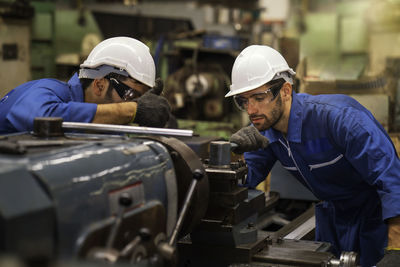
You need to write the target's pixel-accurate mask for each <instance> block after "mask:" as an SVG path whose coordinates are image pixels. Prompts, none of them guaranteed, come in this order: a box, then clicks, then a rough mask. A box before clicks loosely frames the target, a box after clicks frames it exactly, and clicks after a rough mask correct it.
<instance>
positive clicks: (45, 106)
mask: <svg viewBox="0 0 400 267" xmlns="http://www.w3.org/2000/svg"><path fill="white" fill-rule="evenodd" d="M96 110H97V105H96V104H92V103H82V102H73V101H70V102H66V100H65V99H61V98H60V97H59V96H57V95H56V94H55V93H54V92H53V91H52V90H49V89H47V88H44V87H39V88H35V90H29V91H28V92H27V93H26V94H24V95H23V96H22V97H20V98H19V99H18V100H17V101H16V102H15V103H14V105H13V106H12V107H11V109H10V111H9V112H8V114H7V120H8V121H9V122H10V123H11V124H12V125H13V126H14V127H15V129H17V131H31V130H33V120H34V118H35V117H62V118H63V120H64V121H74V122H91V121H92V120H93V118H94V115H95V114H96Z"/></svg>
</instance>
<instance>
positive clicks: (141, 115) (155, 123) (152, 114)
mask: <svg viewBox="0 0 400 267" xmlns="http://www.w3.org/2000/svg"><path fill="white" fill-rule="evenodd" d="M162 90H163V84H162V81H161V79H157V80H156V84H155V86H154V87H153V88H152V89H151V90H149V91H148V92H146V93H145V94H144V95H142V96H141V97H139V98H137V99H136V100H134V101H135V102H137V109H136V116H135V119H134V120H133V122H134V123H137V124H139V125H140V126H149V127H164V125H165V124H166V123H167V121H168V119H169V115H170V112H171V107H170V106H169V104H168V101H167V99H166V98H165V97H163V96H160V94H161V92H162Z"/></svg>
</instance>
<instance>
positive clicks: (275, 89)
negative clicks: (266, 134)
mask: <svg viewBox="0 0 400 267" xmlns="http://www.w3.org/2000/svg"><path fill="white" fill-rule="evenodd" d="M284 83H285V81H283V82H279V83H278V84H276V85H273V86H271V87H270V88H268V89H267V90H265V91H263V92H258V93H255V94H252V95H251V96H250V97H248V98H246V97H243V96H240V95H235V96H233V101H234V102H235V104H236V106H237V107H238V108H239V109H240V110H242V111H247V108H248V107H249V102H251V103H252V104H256V103H264V104H268V103H270V102H272V101H274V100H275V98H276V97H277V96H278V94H279V91H280V89H281V88H282V86H283V84H284ZM271 93H272V97H271ZM267 100H268V101H267Z"/></svg>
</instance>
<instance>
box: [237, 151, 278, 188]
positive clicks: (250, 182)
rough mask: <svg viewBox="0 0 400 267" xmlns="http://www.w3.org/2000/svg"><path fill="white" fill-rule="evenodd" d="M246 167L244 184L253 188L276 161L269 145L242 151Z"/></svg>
mask: <svg viewBox="0 0 400 267" xmlns="http://www.w3.org/2000/svg"><path fill="white" fill-rule="evenodd" d="M244 159H245V161H246V164H247V167H248V173H247V179H246V183H245V186H247V187H250V188H255V187H256V186H257V185H258V184H259V183H261V182H262V181H264V180H265V178H267V175H268V173H269V172H270V171H271V169H272V167H273V166H274V164H275V162H276V157H275V156H274V154H273V151H272V149H271V147H270V146H268V147H267V148H265V149H260V150H257V151H252V152H246V153H244Z"/></svg>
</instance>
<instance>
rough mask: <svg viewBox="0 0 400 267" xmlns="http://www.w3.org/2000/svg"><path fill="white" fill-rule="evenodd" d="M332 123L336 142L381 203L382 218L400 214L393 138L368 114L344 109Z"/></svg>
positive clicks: (398, 172)
mask: <svg viewBox="0 0 400 267" xmlns="http://www.w3.org/2000/svg"><path fill="white" fill-rule="evenodd" d="M332 119H333V123H331V124H330V127H331V129H330V131H331V132H332V133H334V134H333V138H334V139H335V142H336V143H337V144H338V145H339V146H340V147H341V149H342V150H343V151H344V155H345V157H346V159H347V160H349V162H350V163H351V164H352V166H353V167H354V168H355V169H356V170H357V172H358V173H360V174H361V176H362V178H363V179H364V180H365V181H366V182H367V183H368V184H370V185H373V186H375V188H376V189H377V192H378V194H379V196H380V199H381V202H382V216H383V219H388V218H391V217H395V216H399V215H400V160H399V158H398V155H397V154H396V150H395V148H394V146H393V143H392V142H391V140H390V137H389V136H388V134H387V133H386V131H385V130H384V129H383V127H382V126H381V125H380V124H379V123H378V122H377V121H376V120H375V119H374V118H373V117H372V115H371V114H370V113H369V112H363V111H361V112H360V110H354V109H352V108H349V109H345V110H343V112H341V114H340V113H339V114H338V113H337V114H336V115H335V116H334V118H332Z"/></svg>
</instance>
